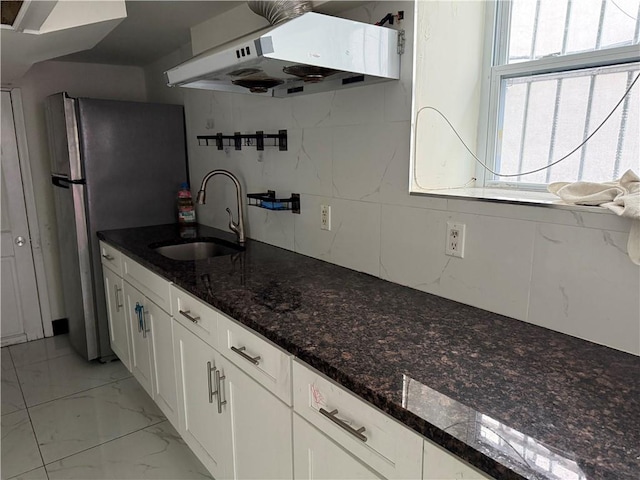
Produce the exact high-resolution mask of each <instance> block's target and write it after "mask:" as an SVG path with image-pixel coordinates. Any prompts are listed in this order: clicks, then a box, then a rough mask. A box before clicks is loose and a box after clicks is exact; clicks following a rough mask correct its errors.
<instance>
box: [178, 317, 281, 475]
mask: <svg viewBox="0 0 640 480" xmlns="http://www.w3.org/2000/svg"><path fill="white" fill-rule="evenodd" d="M174 352H175V363H176V373H177V380H178V409H179V431H180V434H181V435H182V437H183V439H184V440H185V442H186V443H187V445H189V447H190V448H191V449H192V450H193V451H194V453H195V454H196V456H197V457H198V458H199V459H200V461H201V462H202V463H203V464H204V465H205V466H206V467H207V469H208V470H209V472H211V474H212V475H213V476H214V477H215V478H216V479H218V480H223V479H242V480H245V479H247V480H248V479H256V480H257V479H286V478H292V477H293V461H292V446H291V409H290V408H289V407H288V406H287V405H285V404H284V403H282V402H281V401H280V400H278V399H277V398H276V397H275V396H274V395H272V394H271V393H269V392H268V391H267V390H265V389H264V388H263V387H262V386H260V385H259V384H258V383H256V382H255V380H253V379H252V378H251V377H249V376H248V375H247V374H246V373H244V372H243V371H241V370H240V369H239V368H238V367H236V366H235V365H233V364H232V363H231V362H229V361H228V360H226V359H224V358H223V357H222V356H221V355H220V354H219V353H218V352H217V351H216V350H214V349H213V348H212V347H211V346H209V345H208V344H206V343H205V342H203V341H202V340H200V339H199V338H198V337H197V336H196V335H194V334H193V333H192V332H191V331H189V330H187V329H186V328H185V327H184V326H182V325H181V324H179V323H177V322H176V323H175V328H174Z"/></svg>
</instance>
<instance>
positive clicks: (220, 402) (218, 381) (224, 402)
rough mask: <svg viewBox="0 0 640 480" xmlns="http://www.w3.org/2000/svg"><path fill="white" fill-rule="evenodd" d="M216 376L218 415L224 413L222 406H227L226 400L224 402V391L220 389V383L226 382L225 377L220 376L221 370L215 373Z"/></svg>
mask: <svg viewBox="0 0 640 480" xmlns="http://www.w3.org/2000/svg"><path fill="white" fill-rule="evenodd" d="M214 374H215V376H216V393H217V394H218V413H222V406H223V405H226V404H227V401H226V400H222V390H221V389H220V382H221V381H222V380H224V379H225V378H227V377H225V376H224V375H220V370H217V369H216V371H215V373H214Z"/></svg>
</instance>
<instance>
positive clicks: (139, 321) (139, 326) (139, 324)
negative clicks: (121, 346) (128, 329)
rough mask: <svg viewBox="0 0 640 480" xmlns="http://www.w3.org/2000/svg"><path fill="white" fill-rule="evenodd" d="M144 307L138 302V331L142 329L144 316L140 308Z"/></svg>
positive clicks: (136, 310)
mask: <svg viewBox="0 0 640 480" xmlns="http://www.w3.org/2000/svg"><path fill="white" fill-rule="evenodd" d="M141 309H142V305H140V303H139V302H136V308H135V312H136V317H138V333H140V332H141V331H142V317H141V316H140V310H141Z"/></svg>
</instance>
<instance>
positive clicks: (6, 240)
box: [0, 92, 44, 347]
mask: <svg viewBox="0 0 640 480" xmlns="http://www.w3.org/2000/svg"><path fill="white" fill-rule="evenodd" d="M1 110H2V143H1V155H0V156H1V163H2V184H1V185H0V189H1V190H2V201H1V204H2V205H1V207H0V208H1V210H2V223H1V226H2V229H1V235H2V238H1V239H0V243H1V245H2V246H1V250H2V260H1V262H2V274H1V275H2V277H1V279H0V280H1V283H2V302H1V305H2V307H1V314H2V319H1V322H2V323H1V343H2V346H3V347H4V346H5V345H11V344H14V343H20V342H25V341H28V340H35V339H38V338H42V337H43V336H44V334H43V331H42V315H41V312H40V304H39V299H38V287H37V284H36V274H35V269H34V265H33V252H32V251H31V240H30V237H29V226H28V223H27V210H26V206H25V201H24V192H23V189H22V175H21V173H20V159H19V156H18V143H17V140H16V133H15V125H14V123H13V109H12V106H11V95H10V94H9V92H2V109H1Z"/></svg>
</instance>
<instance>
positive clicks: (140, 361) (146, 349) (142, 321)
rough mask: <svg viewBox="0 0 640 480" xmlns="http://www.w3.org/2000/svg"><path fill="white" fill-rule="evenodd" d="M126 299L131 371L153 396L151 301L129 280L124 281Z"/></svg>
mask: <svg viewBox="0 0 640 480" xmlns="http://www.w3.org/2000/svg"><path fill="white" fill-rule="evenodd" d="M124 299H125V300H124V301H125V305H126V309H127V318H128V320H129V328H130V329H131V373H133V376H134V377H136V379H137V380H138V382H140V385H142V386H143V388H144V389H145V390H146V391H147V393H148V394H149V396H150V397H151V398H153V372H152V366H153V364H152V352H151V348H152V345H153V343H152V342H151V335H153V332H152V331H151V322H150V321H149V318H148V315H149V304H150V303H151V302H150V301H149V300H148V299H147V297H145V296H144V295H143V294H142V293H140V292H139V291H138V289H137V288H135V287H132V286H131V284H129V282H124Z"/></svg>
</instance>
